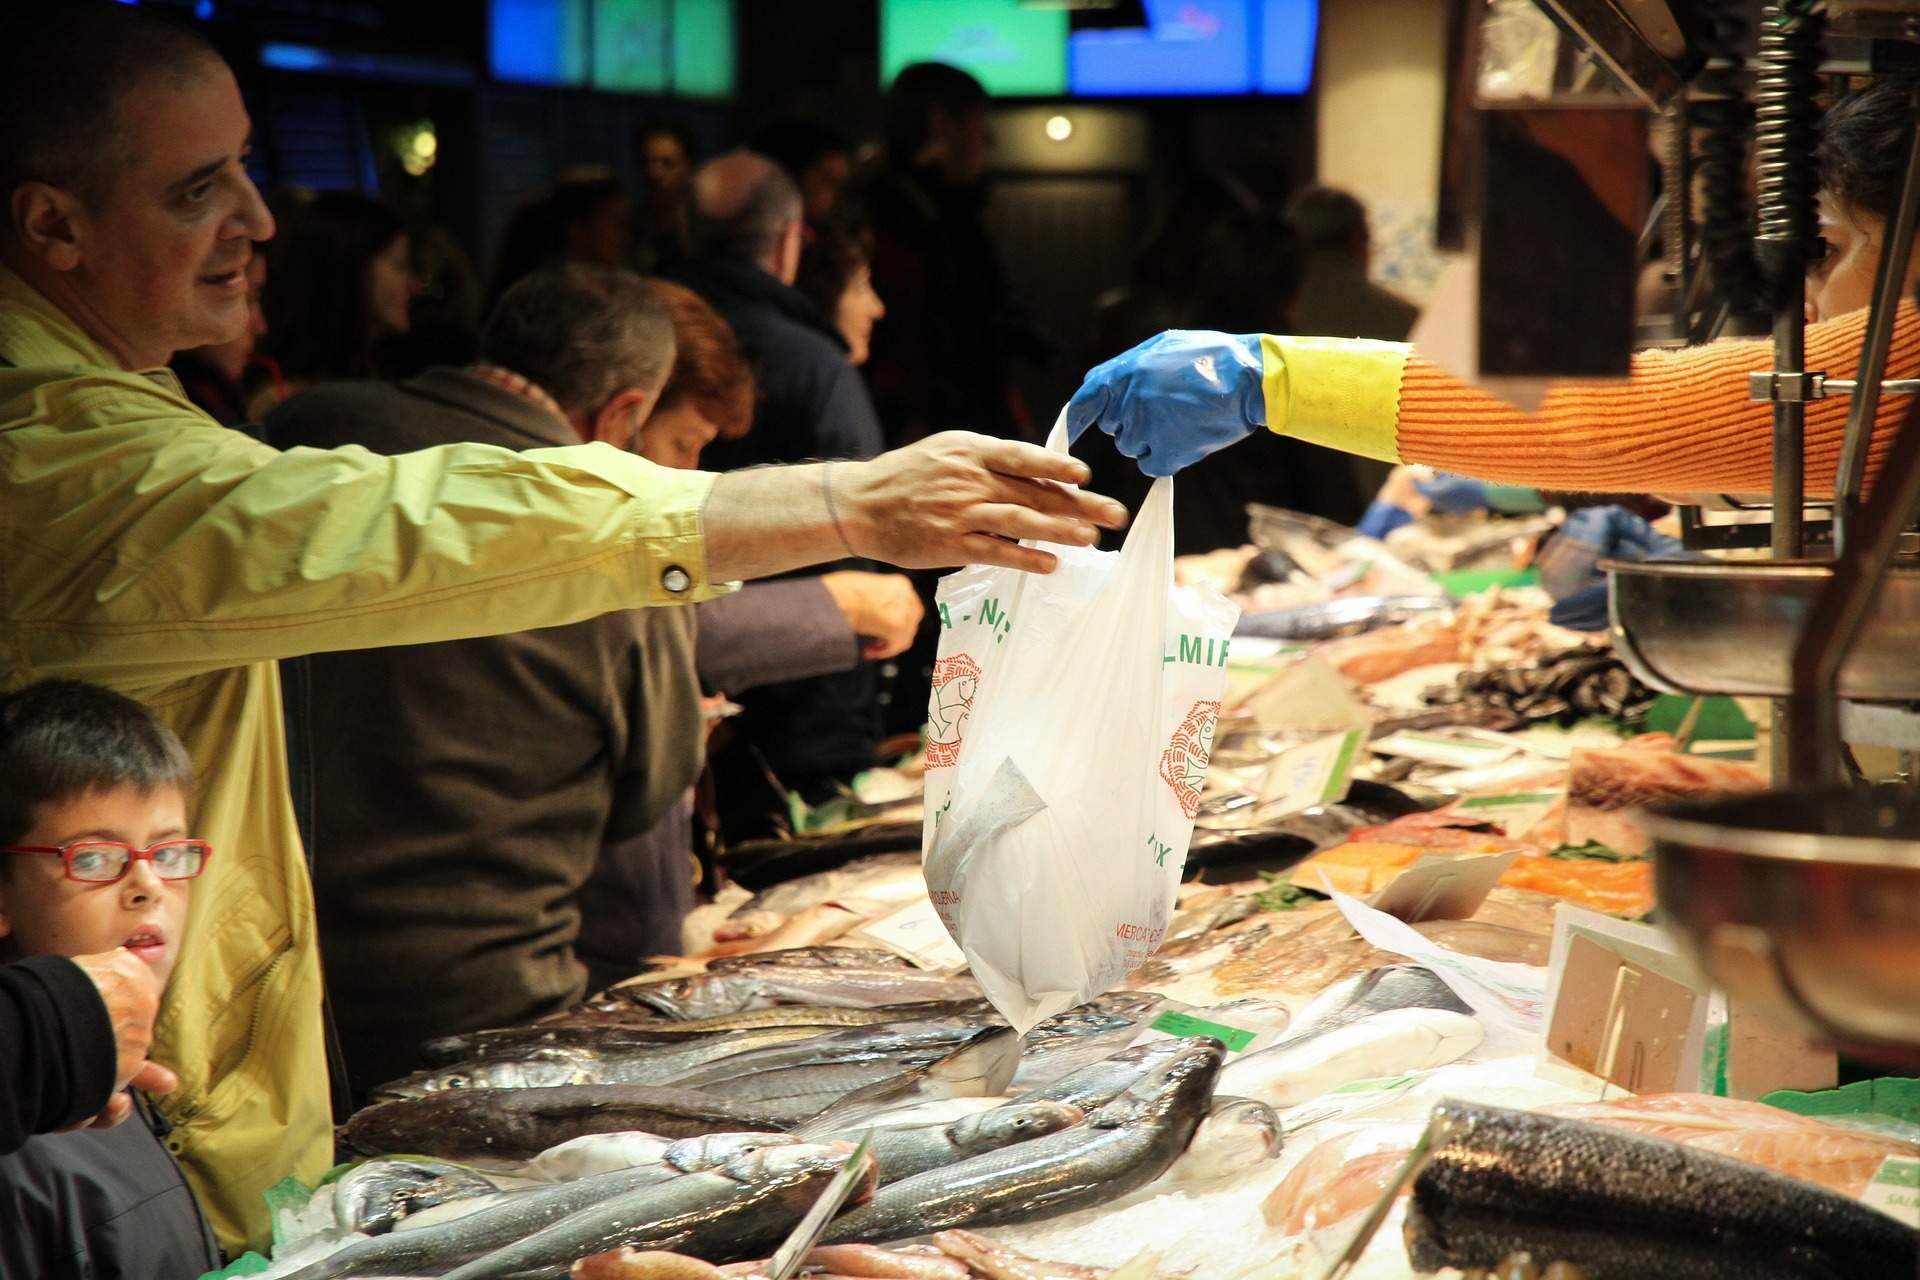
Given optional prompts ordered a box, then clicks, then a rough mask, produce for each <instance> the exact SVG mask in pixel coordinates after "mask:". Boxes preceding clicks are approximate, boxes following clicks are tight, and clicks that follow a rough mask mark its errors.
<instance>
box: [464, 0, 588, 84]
mask: <svg viewBox="0 0 1920 1280" xmlns="http://www.w3.org/2000/svg"><path fill="white" fill-rule="evenodd" d="M488 8H489V11H490V17H491V21H490V22H489V23H488V26H487V66H488V69H489V70H490V71H491V72H492V73H493V77H494V79H496V80H512V81H515V82H517V83H519V84H550V85H580V84H585V83H586V82H587V0H492V3H491V4H490V5H489V6H488Z"/></svg>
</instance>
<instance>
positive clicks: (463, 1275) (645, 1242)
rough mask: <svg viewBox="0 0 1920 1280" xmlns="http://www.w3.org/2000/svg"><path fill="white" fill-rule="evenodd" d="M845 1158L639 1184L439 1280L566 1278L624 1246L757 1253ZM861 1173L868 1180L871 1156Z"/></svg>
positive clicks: (726, 1257)
mask: <svg viewBox="0 0 1920 1280" xmlns="http://www.w3.org/2000/svg"><path fill="white" fill-rule="evenodd" d="M847 1155H848V1152H846V1151H844V1150H842V1149H841V1148H840V1147H838V1146H835V1147H817V1146H796V1147H781V1148H778V1149H776V1150H771V1151H760V1152H756V1153H754V1154H753V1155H751V1156H746V1157H742V1158H741V1159H739V1160H735V1161H732V1162H730V1163H728V1164H727V1165H725V1166H724V1167H722V1168H720V1169H714V1170H709V1171H707V1172H704V1173H695V1174H688V1175H686V1176H685V1177H682V1178H677V1179H675V1180H674V1181H672V1182H669V1183H664V1184H661V1185H658V1186H650V1187H641V1188H638V1189H636V1190H634V1191H631V1192H628V1193H625V1194H623V1195H619V1196H614V1197H612V1198H610V1199H606V1200H602V1201H599V1202H598V1203H596V1204H594V1205H593V1206H591V1207H590V1208H587V1209H584V1210H582V1211H581V1212H579V1213H576V1214H573V1215H572V1216H571V1217H568V1218H565V1219H562V1220H561V1221H559V1222H556V1223H553V1224H552V1225H550V1226H547V1227H544V1228H542V1229H541V1230H538V1231H535V1232H533V1233H532V1234H530V1235H527V1236H525V1237H523V1238H522V1239H519V1240H517V1241H515V1242H513V1243H512V1244H509V1245H507V1246H505V1247H503V1248H499V1249H496V1250H494V1251H493V1252H492V1253H489V1254H487V1255H485V1256H484V1257H481V1258H477V1259H475V1260H474V1261H472V1262H469V1263H467V1264H466V1265H464V1266H462V1267H459V1268H457V1269H455V1270H454V1271H451V1272H449V1273H448V1274H447V1277H446V1280H496V1278H497V1277H504V1276H515V1277H526V1276H535V1277H544V1276H563V1275H565V1274H566V1272H567V1269H568V1268H569V1267H570V1266H571V1265H572V1264H573V1262H574V1261H575V1260H576V1259H578V1258H584V1257H587V1256H589V1255H591V1254H596V1253H604V1252H608V1251H610V1250H613V1249H619V1248H623V1247H627V1248H635V1249H671V1250H674V1251H675V1252H678V1253H687V1254H692V1255H694V1256H696V1257H703V1258H707V1259H710V1260H713V1261H718V1262H729V1261H733V1260H736V1259H742V1258H753V1257H761V1256H764V1255H765V1252H766V1250H767V1249H768V1248H769V1247H771V1246H772V1245H775V1244H778V1243H779V1241H780V1239H781V1238H782V1236H784V1235H785V1234H786V1232H787V1231H788V1230H789V1229H790V1228H791V1227H792V1226H793V1225H794V1223H796V1222H798V1221H799V1219H800V1216H801V1215H802V1214H803V1213H805V1211H806V1209H807V1206H808V1205H809V1204H810V1203H811V1202H812V1200H813V1198H814V1196H815V1195H817V1194H818V1193H819V1192H820V1190H821V1189H822V1188H823V1187H825V1185H826V1184H827V1182H828V1181H829V1180H831V1179H832V1178H833V1176H834V1175H835V1174H837V1173H838V1172H839V1171H840V1169H841V1167H842V1166H844V1165H845V1164H846V1162H847ZM867 1173H868V1177H869V1178H871V1173H872V1168H871V1160H869V1161H868V1170H867Z"/></svg>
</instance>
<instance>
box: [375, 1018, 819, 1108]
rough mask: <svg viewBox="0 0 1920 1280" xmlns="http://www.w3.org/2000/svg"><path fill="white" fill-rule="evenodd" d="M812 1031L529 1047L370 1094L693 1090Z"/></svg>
mask: <svg viewBox="0 0 1920 1280" xmlns="http://www.w3.org/2000/svg"><path fill="white" fill-rule="evenodd" d="M818 1033H819V1029H818V1028H816V1027H768V1028H764V1029H762V1030H758V1031H729V1032H723V1033H721V1034H718V1035H713V1036H702V1037H700V1038H699V1039H697V1040H694V1041H691V1042H685V1041H682V1042H677V1043H667V1044H660V1043H644V1044H612V1045H593V1046H582V1045H571V1046H559V1045H553V1046H545V1047H537V1048H529V1049H525V1050H522V1051H520V1052H518V1053H516V1054H512V1055H497V1056H490V1057H485V1058H479V1059H475V1060H472V1061H468V1062H460V1063H455V1064H454V1065H452V1066H448V1067H440V1068H438V1069H433V1070H427V1071H418V1072H415V1073H414V1074H413V1075H410V1076H406V1077H403V1078H401V1079H399V1080H394V1081H390V1082H388V1083H387V1084H383V1085H381V1086H380V1087H379V1088H377V1089H375V1090H374V1091H373V1093H372V1094H371V1097H372V1099H373V1100H375V1101H382V1102H384V1101H386V1100H388V1099H391V1098H417V1097H420V1096H422V1095H423V1094H429V1093H439V1092H441V1091H443V1090H446V1089H544V1088H551V1087H553V1086H554V1085H562V1084H661V1085H664V1084H677V1085H681V1086H684V1087H693V1086H694V1084H695V1083H696V1082H695V1080H694V1079H693V1073H696V1072H697V1071H698V1070H699V1069H700V1068H702V1067H705V1066H707V1065H708V1064H710V1063H713V1062H717V1061H720V1060H723V1059H729V1058H734V1057H738V1056H740V1055H742V1054H750V1053H753V1052H754V1051H756V1050H761V1049H770V1048H773V1047H774V1046H776V1045H784V1044H792V1043H794V1042H796V1041H810V1040H812V1039H814V1038H816V1036H817V1035H818Z"/></svg>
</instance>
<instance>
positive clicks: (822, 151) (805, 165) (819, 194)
mask: <svg viewBox="0 0 1920 1280" xmlns="http://www.w3.org/2000/svg"><path fill="white" fill-rule="evenodd" d="M747 147H748V149H749V150H751V151H756V152H758V153H759V154H761V155H763V156H766V157H767V158H768V159H770V160H774V161H777V162H778V163H779V165H780V167H781V168H783V169H785V170H786V171H787V176H788V177H790V178H792V179H793V181H794V185H796V186H798V187H799V188H800V206H801V211H802V214H803V216H804V217H805V218H806V221H807V225H808V226H809V227H815V226H819V225H820V224H821V223H823V222H825V221H826V220H827V219H828V218H830V217H832V216H833V215H834V214H835V213H836V212H837V211H838V210H839V208H840V206H841V203H842V200H843V199H844V197H845V196H846V192H847V183H848V181H849V180H850V179H851V178H852V177H853V144H852V143H851V142H849V141H847V135H846V134H844V133H842V132H840V130H838V129H836V128H834V127H833V126H832V125H829V124H822V123H821V122H820V121H818V120H812V119H809V118H807V117H805V116H785V117H782V118H781V119H778V120H775V121H773V122H771V123H770V124H767V125H766V126H764V127H762V128H761V129H759V130H757V131H756V132H755V133H754V135H753V136H752V137H750V138H748V139H747Z"/></svg>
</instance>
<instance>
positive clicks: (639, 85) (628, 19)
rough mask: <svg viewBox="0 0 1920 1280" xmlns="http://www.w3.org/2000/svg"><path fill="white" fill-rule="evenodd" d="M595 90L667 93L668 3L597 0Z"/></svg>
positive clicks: (594, 13) (594, 41) (662, 1)
mask: <svg viewBox="0 0 1920 1280" xmlns="http://www.w3.org/2000/svg"><path fill="white" fill-rule="evenodd" d="M593 87H594V88H596V89H606V90H609V91H611V92H614V93H665V92H666V91H667V0H594V5H593Z"/></svg>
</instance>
